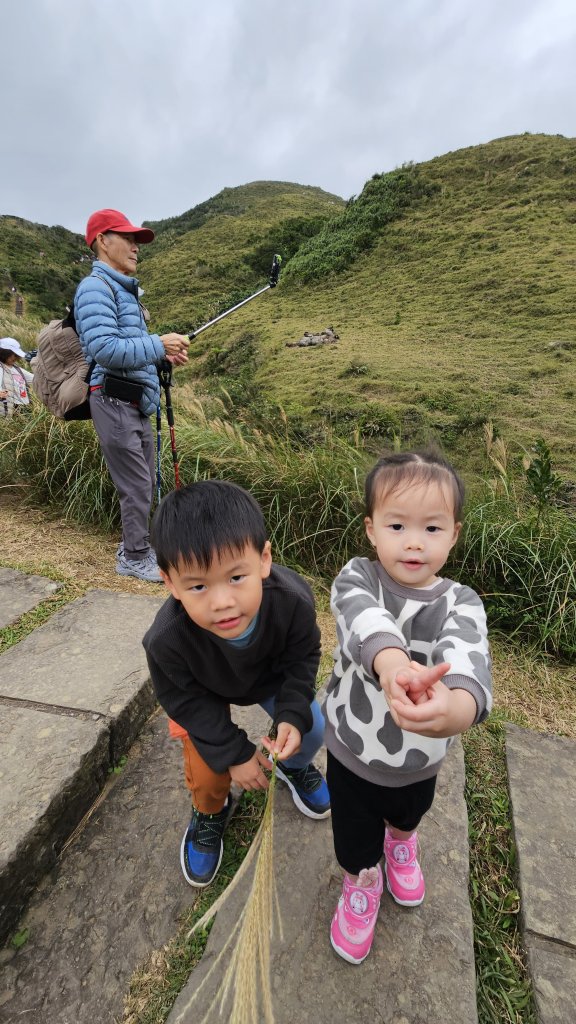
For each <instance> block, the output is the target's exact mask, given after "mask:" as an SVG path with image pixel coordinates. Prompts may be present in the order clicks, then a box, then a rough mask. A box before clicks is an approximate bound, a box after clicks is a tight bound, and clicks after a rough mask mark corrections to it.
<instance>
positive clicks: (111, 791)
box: [0, 570, 576, 1024]
mask: <svg viewBox="0 0 576 1024" xmlns="http://www.w3.org/2000/svg"><path fill="white" fill-rule="evenodd" d="M9 572H10V573H12V570H10V571H9ZM21 576H22V574H13V573H12V575H11V576H10V577H8V576H6V575H1V574H0V587H2V595H3V598H4V595H6V594H8V596H9V598H10V595H11V594H12V595H13V601H12V604H11V605H10V608H11V612H10V614H11V615H12V619H11V620H10V621H14V610H15V609H16V607H17V605H16V600H17V599H18V600H19V599H20V597H18V595H22V593H23V592H24V593H25V594H26V597H25V599H24V606H25V607H28V608H29V607H31V606H33V604H34V603H37V602H38V601H39V600H43V599H44V597H45V596H46V595H47V594H50V593H53V588H50V586H47V585H48V584H50V582H51V581H42V580H41V578H39V577H36V578H33V581H32V583H31V584H30V585H28V580H24V581H23V580H22V578H21ZM31 599H33V600H32V605H30V603H29V602H30V600H31ZM161 601H162V598H159V597H150V598H148V597H140V596H136V595H130V594H120V593H111V592H106V591H92V592H90V593H89V594H87V595H86V596H85V597H83V598H81V599H79V600H78V601H75V602H73V603H72V604H70V605H68V606H67V607H66V608H64V609H62V610H61V611H60V612H58V613H56V614H55V615H54V616H53V617H52V619H51V620H50V621H49V622H48V623H46V624H45V625H44V626H41V627H39V628H38V629H37V630H36V631H34V633H32V634H31V635H30V636H29V637H27V638H26V639H25V640H23V641H21V642H20V643H19V644H17V645H15V646H14V647H12V648H11V649H10V650H8V651H7V652H6V653H5V654H3V655H1V656H0V723H1V724H0V782H1V790H0V815H1V819H2V829H1V830H0V917H1V922H2V924H1V927H2V930H3V932H2V934H3V937H4V938H5V937H6V936H7V935H8V934H10V933H11V932H13V930H14V929H15V928H16V927H18V928H19V929H27V930H28V935H29V937H28V941H27V942H26V943H25V945H23V946H22V948H21V949H19V950H18V951H16V950H15V949H14V948H12V947H10V946H8V947H6V948H5V949H3V950H1V951H0V969H1V977H0V1020H1V1021H2V1022H3V1024H4V1022H5V1024H19V1022H20V1021H21V1020H25V1021H27V1022H28V1021H29V1022H30V1024H100V1022H102V1024H112V1021H114V1020H117V1019H118V1018H119V1017H120V1015H121V1013H122V1005H123V998H124V994H125V993H126V991H127V988H128V984H129V981H130V978H131V976H132V974H133V972H134V971H135V970H136V969H137V968H138V967H139V966H140V965H142V963H143V962H144V961H145V960H146V958H147V957H148V956H149V954H150V953H151V952H152V951H153V950H155V949H160V948H161V947H162V946H163V945H164V944H165V943H166V942H167V941H168V940H169V939H170V938H171V937H172V936H173V935H174V933H175V931H176V929H177V927H178V923H179V918H180V916H181V914H182V913H183V911H184V910H186V909H187V908H188V907H190V906H191V905H192V904H193V903H194V901H195V898H196V891H195V890H193V889H191V888H190V887H189V886H187V885H186V883H185V881H184V879H183V877H182V875H181V871H180V866H179V846H180V839H181V835H182V831H183V828H184V827H185V825H186V822H187V820H188V817H189V810H190V804H189V796H188V793H187V791H186V789H185V787H184V785H183V781H182V772H181V765H180V751H179V745H178V744H175V743H173V742H171V741H170V740H169V739H168V736H167V732H166V724H165V719H164V716H163V715H162V714H153V715H152V717H151V718H149V719H148V721H146V719H147V718H148V716H149V714H150V711H151V710H152V708H153V700H152V693H151V687H150V682H149V679H148V673H147V668H146V664H145V659H144V654H143V650H142V648H141V642H140V641H141V637H142V635H143V633H144V631H145V629H146V628H147V626H148V623H149V622H150V621H151V619H152V617H153V615H154V614H155V611H156V609H157V608H158V607H159V605H160V603H161ZM27 602H28V603H27ZM6 606H7V602H6V603H4V602H3V605H2V607H3V608H4V607H6ZM19 614H21V612H20V613H19ZM235 714H236V715H237V717H238V720H239V721H240V722H241V724H242V725H243V726H244V727H245V728H247V729H248V731H249V732H250V734H251V735H252V737H253V738H258V737H259V736H260V735H261V734H262V733H263V732H264V731H266V725H267V719H266V716H264V715H263V713H261V712H260V711H259V709H255V710H254V709H249V710H246V709H235ZM127 751H129V752H128V756H127V761H126V765H125V767H124V768H123V770H122V772H121V773H120V774H118V775H114V776H111V777H110V776H109V775H108V771H109V768H110V767H111V765H113V764H114V763H116V762H117V761H118V759H119V757H120V756H121V755H122V754H124V753H125V752H127ZM573 751H574V744H573V743H572V742H571V741H567V740H562V739H560V738H558V737H550V736H538V735H537V734H535V733H532V732H528V731H526V730H520V729H517V728H514V727H510V728H509V730H508V737H507V755H508V763H509V772H510V790H511V797H512V808H513V816H514V828H515V833H516V841H517V845H518V854H519V864H520V885H521V890H522V909H523V920H524V925H525V935H526V945H527V949H528V955H529V961H530V967H531V970H532V972H533V975H534V979H535V988H536V998H537V1006H538V1013H539V1020H540V1024H567V1022H568V1021H570V1020H572V1015H573V1007H574V1004H575V1002H576V870H575V865H574V852H573V851H574V849H576V814H575V813H574V810H575V808H574V802H575V796H574V794H575V792H576V787H575V783H576V778H575V777H574V776H575V775H576V761H575V758H574V754H573ZM106 780H108V782H107V786H106V794H105V799H103V800H102V802H101V803H99V804H98V805H97V806H96V808H95V809H94V811H93V813H92V814H91V816H90V817H89V819H88V820H87V821H86V822H85V823H84V825H83V827H82V829H81V830H80V831H79V834H78V835H77V836H76V838H74V840H73V842H72V843H71V844H70V845H68V846H66V848H65V849H64V852H63V853H62V854H61V855H60V851H61V849H62V847H63V845H64V844H65V843H66V839H67V838H68V837H69V836H70V834H71V833H72V832H73V830H74V828H75V826H76V824H77V823H78V821H79V820H80V818H81V816H82V814H83V813H84V812H85V811H86V809H87V808H88V807H90V806H91V805H93V801H94V799H95V797H96V796H97V794H98V793H99V792H101V789H102V785H103V784H104V783H105V782H106ZM550 780H553V784H551V783H550ZM463 782H464V773H463V758H462V751H461V747H460V744H459V743H457V744H455V746H454V747H453V748H452V750H451V752H450V755H449V757H448V759H447V763H446V766H445V768H444V770H443V772H442V773H441V776H440V780H439V785H438V797H437V800H436V802H435V804H434V808H433V810H432V812H431V813H430V815H428V817H427V819H426V820H425V823H424V825H423V827H422V829H421V842H422V863H423V866H424V870H425V873H426V878H427V887H428V891H427V897H426V901H425V902H424V904H423V905H422V907H420V908H416V909H414V910H407V909H403V908H400V907H398V906H396V904H394V902H393V901H392V899H391V897H390V896H389V895H388V894H387V893H385V894H384V897H383V900H382V911H381V915H380V919H379V922H378V927H377V931H376V937H375V943H374V947H373V951H372V953H371V955H370V957H369V958H368V959H367V961H366V962H365V963H364V964H363V965H362V967H354V966H352V965H349V964H347V963H345V962H344V961H342V960H340V959H339V958H338V957H337V956H336V955H335V954H334V952H333V951H332V949H331V947H330V943H329V937H328V929H329V922H330V918H331V915H332V913H333V910H334V906H335V904H336V901H337V898H338V894H339V891H340V872H339V869H338V867H337V865H336V863H335V861H334V858H333V852H332V842H331V832H330V825H329V822H315V821H311V820H310V819H307V818H305V817H303V816H302V815H301V814H299V812H298V811H297V810H296V808H295V807H294V805H293V803H292V800H291V798H290V796H289V794H288V792H287V790H286V789H285V787H284V786H282V784H280V785H279V791H278V794H277V803H276V812H275V848H276V873H277V879H278V889H279V895H280V904H281V909H282V915H283V922H284V939H283V941H282V942H280V941H278V940H277V939H276V940H274V942H273V953H272V987H273V992H274V1004H275V1012H276V1024H288V1022H290V1024H294V1022H299V1021H301V1020H307V1019H314V1020H315V1024H324V1022H326V1024H328V1022H330V1024H333V1021H334V1019H339V1018H340V1017H341V1016H344V1017H345V1018H348V1019H351V1020H354V1021H361V1022H364V1021H367V1022H368V1021H369V1022H370V1024H452V1022H456V1021H457V1022H458V1024H462V1022H465V1024H475V1022H476V1021H477V1014H476V1003H475V979H474V958H473V947H472V921H471V913H470V906H469V903H468V895H467V878H468V849H467V822H466V809H465V804H464V801H463V796H462V791H463ZM559 820H561V821H562V822H563V831H562V833H559V831H558V827H557V822H558V821H559ZM550 857H552V860H553V865H554V870H550V863H551V862H550ZM248 885H249V880H248V879H246V880H245V881H244V883H242V884H241V885H240V886H239V887H238V889H237V891H236V892H235V893H234V894H233V895H232V896H231V898H230V899H229V901H228V902H227V903H226V904H225V905H224V907H223V908H222V909H221V911H220V912H219V914H218V916H217V918H216V922H215V924H214V927H213V928H212V931H211V934H210V939H209V943H208V947H207V950H206V953H205V955H204V957H203V959H202V961H201V963H200V964H199V965H198V966H197V968H196V969H195V970H194V971H193V973H192V975H191V976H190V979H189V981H188V983H187V985H186V986H185V988H184V989H183V991H182V993H181V994H180V996H179V998H178V1000H177V1002H176V1004H175V1006H174V1008H173V1010H172V1012H171V1014H170V1016H169V1024H191V1022H193V1021H195V1020H199V1019H201V1016H202V1013H203V1012H204V1011H205V1009H206V1006H207V1001H208V999H209V994H208V993H206V994H204V995H203V997H202V1002H201V1003H200V1002H198V1004H197V1005H196V1004H195V1005H194V1007H193V1008H192V1009H187V1007H188V1004H189V1002H190V997H191V994H192V993H193V992H194V991H195V989H196V987H197V986H198V984H199V982H200V980H201V979H202V977H204V975H205V974H206V972H207V971H208V969H209V968H210V965H211V963H212V962H213V960H214V957H215V956H216V955H217V951H218V949H219V948H221V945H222V943H223V942H224V940H225V938H226V937H227V935H228V933H229V930H230V927H231V923H232V922H233V921H235V920H236V917H237V915H238V913H239V909H240V907H241V905H242V903H243V900H244V899H245V897H246V892H247V887H248ZM24 907H26V908H27V909H26V910H25V911H24V912H23V908H24ZM223 1019H226V1018H225V1017H218V1015H217V1014H216V1013H211V1014H210V1016H209V1024H212V1022H213V1024H216V1021H217V1020H223Z"/></svg>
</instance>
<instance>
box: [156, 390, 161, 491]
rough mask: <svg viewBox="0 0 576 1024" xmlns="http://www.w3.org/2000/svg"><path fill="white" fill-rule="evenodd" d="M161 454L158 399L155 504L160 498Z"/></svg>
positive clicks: (159, 406) (158, 406)
mask: <svg viewBox="0 0 576 1024" xmlns="http://www.w3.org/2000/svg"><path fill="white" fill-rule="evenodd" d="M161 454H162V407H161V405H160V399H158V405H157V406H156V504H157V505H159V504H160V499H161V498H162V473H161V470H160V458H161Z"/></svg>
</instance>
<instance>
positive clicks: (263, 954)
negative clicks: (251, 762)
mask: <svg viewBox="0 0 576 1024" xmlns="http://www.w3.org/2000/svg"><path fill="white" fill-rule="evenodd" d="M275 790H276V760H274V764H273V766H272V774H271V777H270V786H269V789H268V797H267V801H266V807H265V810H264V816H263V818H262V822H261V825H260V828H259V830H258V832H257V834H256V836H255V838H254V841H253V843H252V847H251V849H250V852H249V853H248V854H247V856H246V857H245V859H244V861H243V862H242V866H241V868H240V870H239V871H238V873H237V874H236V876H235V878H234V881H233V882H232V883H231V884H230V885H229V886H228V888H227V889H226V890H225V891H224V892H223V893H222V895H221V896H220V897H219V899H217V900H216V902H215V903H213V904H212V906H211V907H210V909H209V910H208V911H207V912H206V913H205V914H204V916H203V917H201V918H200V920H199V921H197V922H196V924H195V925H194V927H193V928H192V929H191V931H190V932H189V935H188V938H190V937H191V936H192V934H193V933H195V932H198V931H200V930H201V929H203V928H205V927H206V925H207V924H209V922H210V921H211V920H212V918H213V917H214V916H215V914H216V913H217V912H218V910H219V909H220V907H221V906H222V904H223V903H224V901H225V900H227V899H228V897H229V896H230V894H231V892H233V891H234V889H235V888H236V887H237V885H238V883H239V882H240V881H241V880H242V878H243V877H244V875H245V874H246V871H247V869H248V868H249V867H250V865H252V864H253V863H254V861H255V862H256V863H255V867H254V878H253V881H252V885H251V888H250V892H249V893H248V896H247V898H246V902H245V904H244V907H243V910H242V912H241V914H240V916H239V918H238V920H237V922H236V924H235V925H234V928H233V929H232V931H231V933H230V935H229V937H228V939H227V940H226V942H225V944H224V946H223V947H222V949H221V950H220V952H219V953H218V955H217V956H216V958H215V959H214V962H213V964H212V966H211V967H210V970H209V971H208V972H207V973H206V975H205V976H204V978H203V979H202V981H201V983H200V984H199V986H198V988H197V989H196V990H195V991H194V994H193V995H192V997H191V998H190V999H189V1001H188V1003H187V1004H186V1006H185V1007H184V1009H183V1010H181V1011H180V1013H179V1014H178V1016H177V1017H176V1018H175V1021H174V1024H192V1021H194V1024H208V1021H209V1018H210V1016H211V1015H213V1014H214V1011H216V1010H218V1012H219V1014H220V1015H221V1016H222V1015H223V1013H224V1008H225V1006H227V1005H228V1004H229V1003H230V1001H231V1008H230V1012H229V1015H227V1017H226V1020H227V1021H228V1022H229V1024H274V1010H273V1004H272V989H271V984H270V950H271V938H272V935H273V933H274V930H275V929H277V930H278V934H279V937H280V940H282V920H281V915H280V904H279V901H278V891H277V888H276V880H275V878H274V825H273V812H274V794H275ZM224 960H225V961H226V962H227V966H226V969H225V971H224V975H223V978H222V981H221V983H220V985H219V988H218V992H217V994H216V995H215V996H214V998H213V999H212V1001H211V1002H210V1005H209V1007H208V1009H207V1011H206V1013H205V1014H204V1016H203V1017H202V1018H201V1019H200V1020H199V1019H198V1012H197V1009H196V1002H197V1000H198V998H199V996H200V994H201V993H202V992H203V991H204V989H205V986H206V983H207V982H208V980H209V979H210V978H212V977H213V975H214V972H215V971H217V970H218V969H219V968H222V962H223V961H224Z"/></svg>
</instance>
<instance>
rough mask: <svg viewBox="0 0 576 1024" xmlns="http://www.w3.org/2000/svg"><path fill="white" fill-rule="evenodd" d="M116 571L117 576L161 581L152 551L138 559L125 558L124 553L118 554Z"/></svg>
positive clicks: (150, 581)
mask: <svg viewBox="0 0 576 1024" xmlns="http://www.w3.org/2000/svg"><path fill="white" fill-rule="evenodd" d="M116 572H117V573H118V575H119V576H135V577H136V579H137V580H146V581H147V582H148V583H162V577H161V575H160V570H159V568H158V562H157V561H156V556H155V555H154V554H152V552H150V553H149V554H148V555H146V558H141V559H138V560H136V559H132V558H126V556H125V555H124V554H121V555H118V556H117V558H116Z"/></svg>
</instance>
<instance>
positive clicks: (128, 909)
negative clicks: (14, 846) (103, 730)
mask: <svg viewBox="0 0 576 1024" xmlns="http://www.w3.org/2000/svg"><path fill="white" fill-rule="evenodd" d="M189 820H190V796H189V793H188V790H187V789H186V787H185V784H184V779H183V772H182V754H181V745H180V743H179V742H177V741H176V742H175V741H174V740H170V739H169V737H168V728H167V724H166V717H165V715H163V714H162V713H158V714H155V715H153V717H152V718H151V719H150V720H149V721H148V722H147V723H146V725H145V726H144V728H143V729H142V731H141V733H140V735H139V737H138V739H137V740H136V742H135V743H134V744H133V746H132V748H131V750H130V753H129V755H128V760H127V763H126V765H125V767H124V768H123V769H122V771H121V772H120V774H118V775H116V776H114V779H113V785H112V788H111V789H110V791H109V793H108V795H107V796H106V798H105V799H104V801H103V802H102V804H101V805H100V806H99V807H98V809H97V810H96V811H95V812H94V814H93V815H92V817H91V818H90V819H89V820H88V822H87V824H86V826H85V828H84V829H83V831H82V832H81V833H80V834H79V836H78V837H77V838H76V839H75V840H74V841H73V842H72V843H71V845H70V846H69V847H68V848H67V849H66V850H65V852H64V853H63V854H62V856H61V858H60V859H59V860H58V862H57V863H56V865H55V867H54V868H53V870H52V872H51V874H50V875H49V876H47V877H46V878H45V879H44V881H43V882H42V883H41V884H40V886H39V888H38V890H37V891H36V892H35V893H34V895H33V896H32V898H31V900H30V903H29V905H28V909H27V911H26V913H25V915H24V916H23V918H22V919H21V921H20V923H19V927H20V928H27V929H28V930H29V939H28V941H27V943H26V945H24V946H22V948H21V949H19V950H18V951H16V950H14V949H12V948H7V949H5V950H3V951H0V1020H1V1021H2V1024H21V1022H22V1024H24V1022H30V1024H112V1022H113V1021H114V1020H116V1019H117V1018H118V1017H120V1016H121V1014H122V1007H123V999H124V994H125V993H126V992H127V990H128V985H129V982H130V978H131V976H132V974H133V972H134V971H135V970H136V968H137V967H138V966H139V965H141V964H142V963H143V961H144V960H145V959H146V957H147V956H148V955H149V954H150V952H151V951H152V950H154V949H162V947H163V946H164V944H165V943H166V942H168V941H169V939H170V938H171V937H172V936H173V935H174V934H175V932H176V930H177V928H178V922H179V917H180V915H181V914H182V913H184V911H185V910H186V909H187V908H188V907H190V906H191V905H192V904H193V903H194V900H195V899H196V897H197V890H194V889H192V888H191V887H190V886H189V885H187V883H186V882H185V880H184V877H183V875H182V872H181V870H180V841H181V839H182V835H183V832H184V829H185V828H186V826H187V824H188V822H189Z"/></svg>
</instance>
